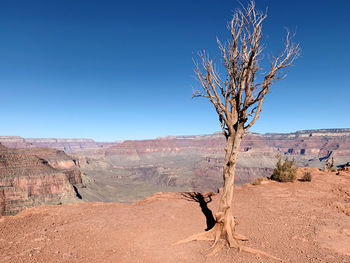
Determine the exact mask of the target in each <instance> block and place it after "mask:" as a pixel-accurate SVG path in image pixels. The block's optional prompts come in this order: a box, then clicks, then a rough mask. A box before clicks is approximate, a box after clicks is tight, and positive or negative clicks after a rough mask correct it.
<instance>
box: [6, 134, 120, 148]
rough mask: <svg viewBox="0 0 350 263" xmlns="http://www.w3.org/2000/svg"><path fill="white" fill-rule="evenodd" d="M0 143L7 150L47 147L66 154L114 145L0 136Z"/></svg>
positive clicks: (91, 140) (85, 140)
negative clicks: (7, 148)
mask: <svg viewBox="0 0 350 263" xmlns="http://www.w3.org/2000/svg"><path fill="white" fill-rule="evenodd" d="M0 143H1V144H3V145H4V146H6V147H9V148H30V147H48V148H56V149H59V150H64V151H66V152H71V151H76V150H80V149H91V148H104V147H108V146H112V145H114V144H115V143H113V142H95V141H94V140H93V139H72V138H69V139H56V138H22V137H19V136H0Z"/></svg>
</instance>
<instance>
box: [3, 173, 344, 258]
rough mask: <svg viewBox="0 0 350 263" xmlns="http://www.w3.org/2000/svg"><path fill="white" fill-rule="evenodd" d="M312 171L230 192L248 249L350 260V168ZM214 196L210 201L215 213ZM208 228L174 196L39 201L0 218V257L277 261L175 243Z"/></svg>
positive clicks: (195, 209) (187, 202)
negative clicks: (308, 178) (305, 177)
mask: <svg viewBox="0 0 350 263" xmlns="http://www.w3.org/2000/svg"><path fill="white" fill-rule="evenodd" d="M298 172H299V175H302V173H303V172H304V170H299V171H298ZM312 173H313V180H312V182H299V181H297V182H295V183H277V182H269V183H267V184H262V185H258V186H252V185H244V186H242V187H237V188H236V189H235V198H234V199H235V200H234V211H235V216H236V217H237V218H238V219H239V221H240V224H239V225H238V227H237V230H238V232H239V233H241V234H244V235H246V236H247V237H249V238H250V239H249V241H247V242H244V244H245V245H246V246H250V247H252V248H256V249H260V250H263V251H265V252H268V253H270V254H272V255H274V256H276V257H279V258H282V259H283V260H284V261H285V262H337V263H339V262H350V172H348V173H345V172H343V173H342V174H341V176H340V175H336V174H335V173H323V172H319V171H318V170H316V169H314V170H312ZM218 200H219V195H216V196H214V197H213V201H212V202H210V203H208V207H209V209H211V210H212V211H213V212H215V211H216V208H217V205H218ZM206 227H207V225H206V218H205V216H204V214H203V213H202V210H201V208H200V206H199V203H198V202H195V201H193V200H192V201H191V199H188V198H185V197H184V196H183V195H181V194H180V193H163V194H161V193H160V194H155V195H153V196H151V197H148V198H146V199H143V200H141V201H139V202H137V203H134V204H131V205H127V204H119V203H79V204H71V205H56V206H40V207H35V208H31V209H27V210H25V211H23V212H21V213H20V214H18V215H16V216H14V217H3V218H1V219H0V262H9V263H10V262H11V263H14V262H96V263H98V262H221V263H224V262H276V261H274V260H272V259H269V258H265V257H263V256H258V255H252V254H248V253H245V252H238V251H237V250H233V249H228V248H224V249H223V250H221V251H220V253H219V254H218V255H216V256H211V257H207V256H206V251H207V250H208V248H209V247H210V245H211V243H210V242H205V241H200V242H199V241H197V242H191V243H188V244H181V245H173V244H174V243H175V242H176V241H178V240H181V239H183V238H185V237H187V236H189V235H191V234H194V233H197V232H201V231H204V229H205V228H206Z"/></svg>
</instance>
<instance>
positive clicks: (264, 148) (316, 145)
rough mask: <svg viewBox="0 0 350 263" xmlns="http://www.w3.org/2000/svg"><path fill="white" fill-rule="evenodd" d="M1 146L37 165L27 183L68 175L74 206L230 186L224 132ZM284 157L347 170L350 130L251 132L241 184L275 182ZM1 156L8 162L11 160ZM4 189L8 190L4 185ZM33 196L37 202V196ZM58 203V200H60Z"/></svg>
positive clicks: (241, 161) (12, 141) (5, 140)
mask: <svg viewBox="0 0 350 263" xmlns="http://www.w3.org/2000/svg"><path fill="white" fill-rule="evenodd" d="M0 143H1V144H3V145H4V146H6V147H11V148H6V149H7V151H8V152H11V154H12V155H16V154H22V155H23V156H25V158H29V159H30V161H29V163H32V166H31V165H29V167H31V168H30V169H29V168H28V169H29V170H28V171H25V172H17V174H22V175H23V176H24V177H25V176H26V174H25V173H27V174H28V175H30V174H34V173H35V172H34V170H33V169H34V167H37V168H35V169H37V170H41V169H42V171H40V172H38V173H39V174H45V173H48V174H50V176H51V177H53V175H54V174H57V173H58V174H61V177H62V184H63V181H64V180H67V182H69V185H68V186H67V187H66V188H64V187H63V186H62V187H61V188H60V189H61V190H60V191H61V192H60V194H63V192H66V193H67V195H69V196H70V197H72V198H73V199H74V200H75V199H77V196H80V197H81V198H82V199H81V200H83V201H91V202H94V201H102V202H121V203H131V202H134V201H136V200H139V199H141V198H143V197H145V196H149V195H151V194H153V193H155V192H186V191H196V192H206V191H208V192H215V191H217V189H218V188H219V187H221V186H222V183H223V179H222V165H223V156H224V147H225V138H224V136H223V135H222V134H221V133H214V134H210V135H195V136H168V137H164V138H157V139H153V140H127V141H123V142H102V143H100V142H95V141H93V140H92V139H40V138H35V139H33V138H32V139H27V138H21V137H11V136H6V137H5V136H1V137H0ZM4 146H2V148H4ZM43 147H46V148H43ZM63 150H64V151H63ZM2 151H3V152H4V150H2ZM5 152H6V151H5ZM9 154H10V153H8V154H7V155H9ZM277 154H280V155H281V156H282V157H283V158H284V157H288V158H290V159H291V158H293V159H294V160H295V164H296V165H297V166H301V167H314V168H320V169H322V168H323V167H324V166H325V165H326V164H327V162H329V161H330V160H334V165H335V167H336V166H341V165H344V164H346V163H348V162H350V129H320V130H305V131H297V132H293V133H269V134H258V133H251V132H248V133H247V134H246V135H245V136H244V139H243V141H242V145H241V148H240V154H239V158H238V163H237V170H236V177H235V183H236V185H243V184H245V183H250V182H252V181H253V180H254V179H255V178H257V177H268V176H270V175H271V173H272V170H273V168H274V167H275V163H276V155H277ZM28 156H29V157H28ZM0 158H2V159H4V158H7V159H8V157H6V156H5V155H2V157H0ZM29 159H28V160H29ZM13 163H15V164H16V165H17V168H16V169H19V170H20V166H22V165H24V166H25V165H27V163H28V162H24V161H17V159H16V160H13ZM3 167H4V165H3ZM6 169H8V166H7V168H6V167H5V168H2V170H0V183H1V182H2V181H5V183H1V184H2V185H5V184H6V185H9V183H8V179H4V172H3V171H5V170H6ZM72 171H74V172H72ZM70 173H74V174H75V177H74V178H75V179H74V180H75V181H74V180H73V181H72V180H71V179H69V178H70V176H69V174H70ZM78 173H80V174H79V176H77V174H78ZM62 174H64V176H63V175H62ZM56 176H57V175H56ZM8 177H9V176H8V175H6V176H5V178H8ZM17 177H18V176H17ZM78 177H79V178H78ZM43 178H46V177H45V176H44V177H43ZM63 178H66V179H63ZM12 185H13V183H12ZM7 187H9V186H7ZM10 187H13V186H10ZM63 188H64V189H65V190H64V191H63V190H62V189H63ZM0 189H2V191H3V192H4V190H3V189H4V186H0ZM72 189H73V190H72ZM6 191H9V190H6ZM23 191H24V192H28V191H29V190H28V189H25V190H23ZM32 191H33V190H30V191H29V192H32ZM47 192H48V193H49V192H50V191H49V190H47ZM7 195H9V194H7ZM24 195H25V194H24ZM27 195H28V194H27ZM27 195H25V197H24V199H26V200H28V198H29V197H28V196H27ZM29 195H31V198H32V199H33V195H32V194H29ZM48 195H50V194H48ZM39 199H40V198H39ZM41 199H42V200H43V198H41ZM44 199H45V198H44ZM68 199H69V198H68ZM48 200H49V201H50V198H48ZM54 200H55V201H52V202H60V201H58V199H55V198H54ZM50 202H51V201H50ZM32 203H33V204H34V203H35V201H32ZM39 203H42V201H40V202H39ZM13 211H15V210H13ZM6 213H8V212H6Z"/></svg>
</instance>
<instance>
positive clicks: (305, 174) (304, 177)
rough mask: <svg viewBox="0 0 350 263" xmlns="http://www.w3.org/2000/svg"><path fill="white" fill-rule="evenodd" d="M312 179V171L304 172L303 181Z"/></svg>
mask: <svg viewBox="0 0 350 263" xmlns="http://www.w3.org/2000/svg"><path fill="white" fill-rule="evenodd" d="M311 180H312V175H311V173H310V172H306V173H304V175H303V177H302V178H301V181H303V182H311Z"/></svg>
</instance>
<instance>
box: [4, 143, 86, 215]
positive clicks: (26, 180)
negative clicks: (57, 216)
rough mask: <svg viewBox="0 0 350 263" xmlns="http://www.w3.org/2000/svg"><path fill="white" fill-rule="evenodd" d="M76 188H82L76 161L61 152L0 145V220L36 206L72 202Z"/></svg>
mask: <svg viewBox="0 0 350 263" xmlns="http://www.w3.org/2000/svg"><path fill="white" fill-rule="evenodd" d="M77 187H82V174H81V172H80V170H79V167H78V164H77V161H76V160H74V159H72V158H70V157H68V156H67V155H66V154H65V153H64V152H63V151H59V150H56V149H47V148H30V149H9V148H6V147H4V146H2V145H0V216H1V215H13V214H16V213H18V212H19V211H21V210H23V209H25V208H26V207H32V206H35V205H39V204H59V203H67V202H76V201H78V200H79V198H78V197H79V193H78V192H77Z"/></svg>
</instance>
